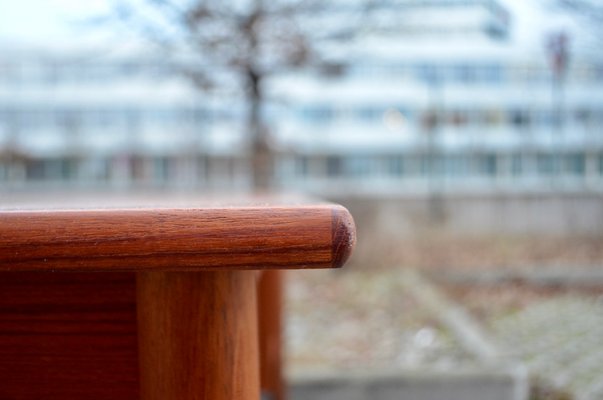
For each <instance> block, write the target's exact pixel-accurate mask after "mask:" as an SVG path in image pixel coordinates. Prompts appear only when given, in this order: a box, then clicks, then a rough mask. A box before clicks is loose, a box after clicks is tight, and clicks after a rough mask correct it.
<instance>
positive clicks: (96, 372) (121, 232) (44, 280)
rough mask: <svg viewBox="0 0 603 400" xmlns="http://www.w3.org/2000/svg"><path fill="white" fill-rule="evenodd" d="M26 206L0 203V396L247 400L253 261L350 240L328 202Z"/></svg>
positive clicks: (334, 259)
mask: <svg viewBox="0 0 603 400" xmlns="http://www.w3.org/2000/svg"><path fill="white" fill-rule="evenodd" d="M29 200H31V199H29ZM41 200H44V198H42V199H41ZM97 200H98V199H97ZM101 200H102V199H101ZM147 203H148V204H147ZM39 204H40V203H39V202H38V201H37V200H36V201H25V202H21V203H18V204H8V205H4V206H2V205H0V272H2V273H1V274H0V398H11V399H34V398H45V399H52V398H56V399H59V398H60V399H71V398H73V399H75V398H88V399H118V398H123V399H126V398H128V399H133V398H141V399H145V400H146V399H161V400H166V399H212V400H219V399H258V397H259V372H258V371H259V369H258V330H257V312H258V307H257V295H256V279H257V276H258V270H271V269H273V270H282V269H307V268H338V267H341V266H342V265H343V264H344V263H345V261H346V260H347V258H348V256H349V255H350V253H351V251H352V249H353V247H354V243H355V227H354V222H353V219H352V217H351V216H350V214H349V213H348V212H347V210H345V208H343V207H341V206H338V205H333V204H324V203H312V202H307V201H280V200H278V201H273V200H270V199H268V200H267V199H253V200H250V201H243V202H240V201H239V202H238V203H237V204H234V205H231V204H224V203H221V202H219V201H218V202H216V201H214V202H213V203H211V204H209V205H199V204H203V202H202V201H195V199H192V200H191V199H189V200H188V203H184V202H182V201H173V200H169V199H168V201H166V200H162V201H157V199H155V200H154V201H151V202H149V201H148V200H145V201H142V200H141V199H129V201H128V203H127V204H125V205H121V204H120V203H119V202H116V201H114V199H113V200H112V201H108V202H106V203H102V201H101V202H100V205H97V203H95V202H92V203H91V202H88V201H87V202H83V201H79V202H78V199H70V202H69V203H68V204H67V205H61V204H58V205H53V206H40V205H39Z"/></svg>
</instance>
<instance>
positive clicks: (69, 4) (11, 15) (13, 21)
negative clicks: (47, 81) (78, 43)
mask: <svg viewBox="0 0 603 400" xmlns="http://www.w3.org/2000/svg"><path fill="white" fill-rule="evenodd" d="M104 10H106V2H105V0H0V41H4V42H15V41H16V42H21V41H25V42H39V41H43V40H53V39H58V40H68V39H69V38H70V37H71V36H73V35H74V31H75V23H76V22H77V21H78V20H80V21H81V20H83V19H84V18H86V17H89V16H93V15H95V14H99V13H101V12H103V11H104Z"/></svg>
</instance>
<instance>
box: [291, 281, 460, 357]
mask: <svg viewBox="0 0 603 400" xmlns="http://www.w3.org/2000/svg"><path fill="white" fill-rule="evenodd" d="M402 279H403V278H402V274H400V271H399V270H398V271H396V270H391V271H389V272H383V271H382V272H380V273H367V272H357V271H356V272H346V271H295V272H293V273H291V274H290V275H289V276H288V282H287V283H288V286H287V291H288V301H287V310H286V315H287V320H286V329H287V331H286V337H287V352H288V363H289V365H290V366H291V368H293V369H310V368H335V369H358V368H359V367H360V368H367V369H371V368H372V369H382V368H390V369H392V368H421V367H426V366H429V367H430V368H453V367H455V366H458V365H459V364H463V363H467V362H471V358H470V357H469V356H468V355H467V354H466V353H465V352H464V350H463V349H462V348H461V347H460V346H459V344H458V342H457V341H456V340H455V338H454V337H453V336H452V335H451V334H450V332H448V331H447V330H446V329H445V328H444V327H443V326H442V325H441V324H440V322H439V321H438V320H437V319H436V318H435V317H434V316H433V315H430V313H428V312H426V310H424V309H423V308H422V307H421V305H420V304H418V303H417V300H416V299H414V298H412V297H411V296H409V295H408V294H407V293H405V291H404V290H403V282H402Z"/></svg>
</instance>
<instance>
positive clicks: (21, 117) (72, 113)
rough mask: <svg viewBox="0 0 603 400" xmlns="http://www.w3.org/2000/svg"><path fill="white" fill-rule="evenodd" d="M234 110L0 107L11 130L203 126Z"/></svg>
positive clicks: (0, 116)
mask: <svg viewBox="0 0 603 400" xmlns="http://www.w3.org/2000/svg"><path fill="white" fill-rule="evenodd" d="M235 116H236V115H235V113H234V112H233V111H232V110H220V111H218V110H209V109H206V108H185V107H182V108H169V109H139V108H131V107H126V108H115V109H75V108H71V109H67V108H64V109H10V108H0V126H5V127H7V128H8V129H14V128H22V129H32V128H45V127H51V126H56V127H63V128H68V129H69V128H73V127H82V126H86V127H104V128H107V127H115V126H123V125H129V126H136V125H138V124H140V123H143V122H150V123H154V124H193V125H202V124H207V123H211V122H212V121H220V120H225V119H229V118H234V117H235Z"/></svg>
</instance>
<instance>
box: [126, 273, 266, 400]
mask: <svg viewBox="0 0 603 400" xmlns="http://www.w3.org/2000/svg"><path fill="white" fill-rule="evenodd" d="M256 275H257V273H256V272H254V271H219V272H144V273H139V274H138V280H137V286H138V327H139V352H140V380H141V398H142V399H143V400H181V399H187V400H201V399H204V400H209V399H211V400H233V399H237V400H252V399H253V400H258V399H259V395H260V388H259V363H258V336H257V304H256Z"/></svg>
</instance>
